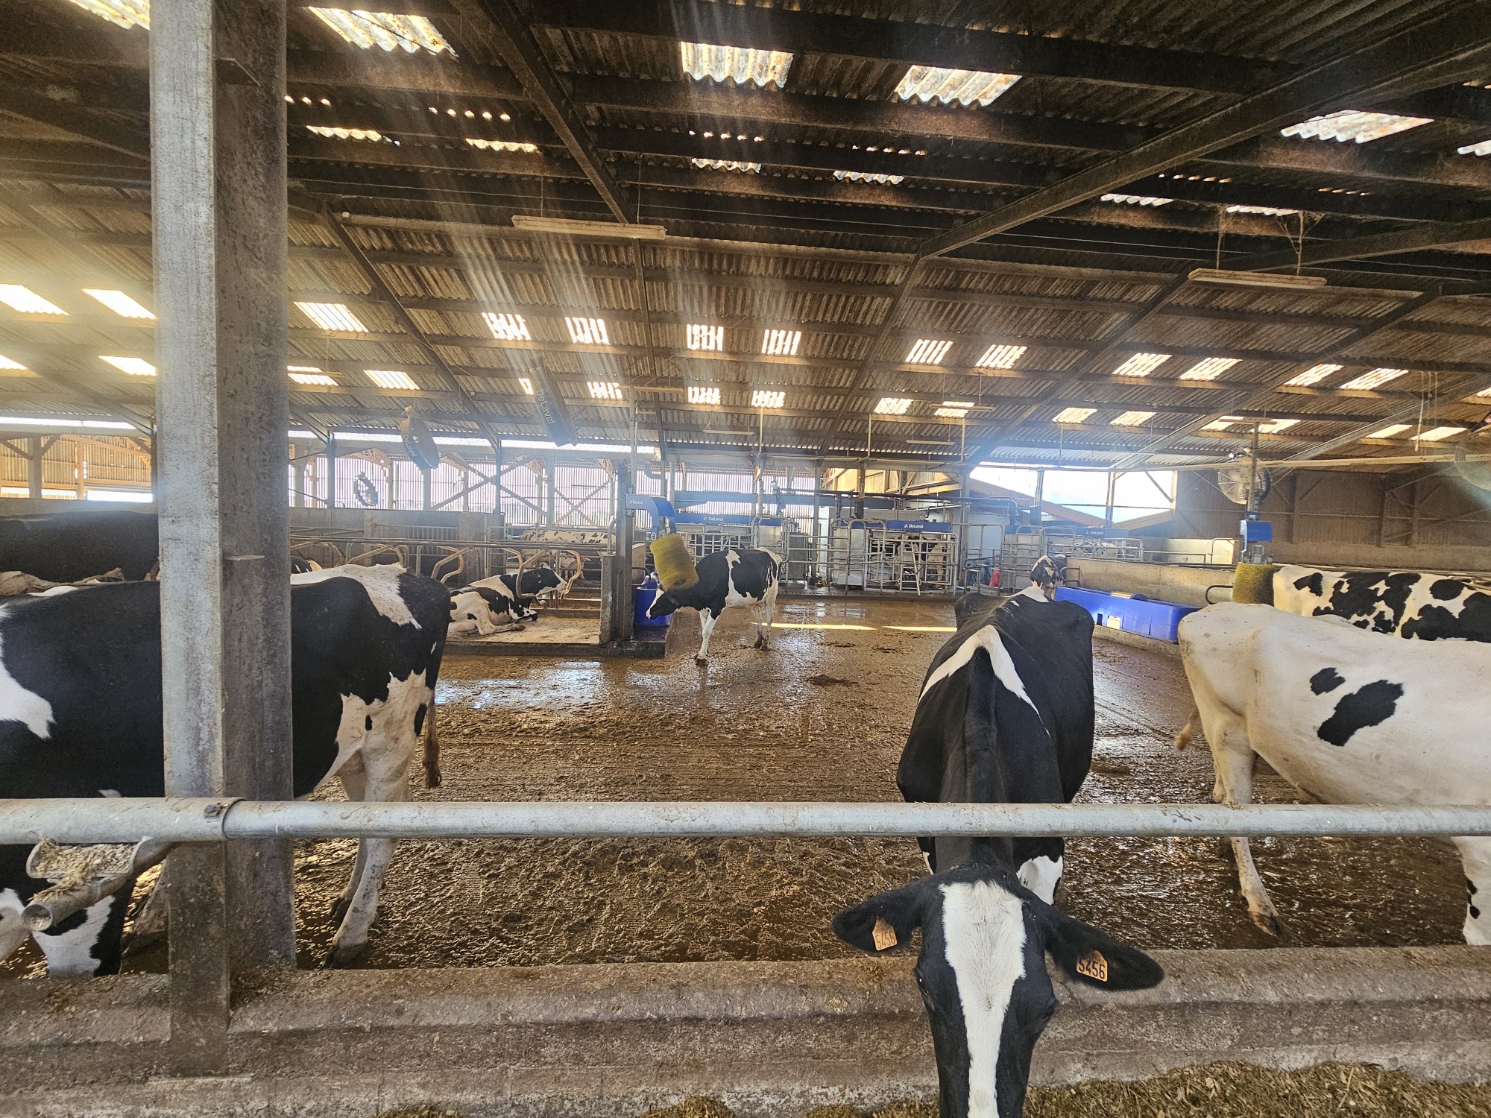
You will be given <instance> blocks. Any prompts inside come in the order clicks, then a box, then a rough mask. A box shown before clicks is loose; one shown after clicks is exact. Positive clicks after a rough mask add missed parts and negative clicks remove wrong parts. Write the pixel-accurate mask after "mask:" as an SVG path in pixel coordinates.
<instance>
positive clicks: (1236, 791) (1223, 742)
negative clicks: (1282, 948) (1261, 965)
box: [1206, 719, 1284, 936]
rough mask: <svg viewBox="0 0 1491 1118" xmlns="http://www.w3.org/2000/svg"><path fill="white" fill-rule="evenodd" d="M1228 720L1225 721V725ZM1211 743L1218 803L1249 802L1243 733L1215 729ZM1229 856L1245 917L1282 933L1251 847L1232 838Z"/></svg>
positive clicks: (1249, 765)
mask: <svg viewBox="0 0 1491 1118" xmlns="http://www.w3.org/2000/svg"><path fill="white" fill-rule="evenodd" d="M1230 721H1231V720H1230V719H1229V722H1230ZM1206 740H1207V741H1208V742H1210V743H1211V758H1212V764H1213V765H1214V766H1215V768H1216V772H1217V787H1218V788H1219V789H1220V790H1221V798H1220V802H1222V803H1225V804H1227V805H1228V806H1230V807H1238V806H1241V805H1243V804H1250V803H1252V802H1253V747H1252V746H1251V745H1250V744H1249V743H1248V734H1247V730H1246V729H1245V728H1244V727H1243V726H1242V725H1241V723H1238V724H1236V725H1225V726H1222V727H1219V728H1218V729H1217V732H1216V733H1215V734H1214V733H1212V732H1211V730H1210V729H1208V730H1207V733H1206ZM1231 841H1232V856H1233V858H1234V859H1235V860H1236V862H1237V880H1238V885H1239V887H1240V888H1241V890H1242V895H1243V899H1244V900H1246V901H1247V902H1248V916H1249V917H1250V918H1251V919H1252V921H1253V923H1254V924H1256V925H1258V927H1259V928H1260V929H1261V930H1262V931H1265V932H1267V933H1268V934H1269V935H1271V936H1277V935H1280V934H1282V933H1283V930H1284V926H1283V923H1282V922H1281V921H1280V919H1279V911H1278V909H1276V908H1274V902H1273V901H1272V900H1271V899H1270V898H1269V895H1268V889H1267V888H1266V887H1265V886H1264V884H1263V878H1262V877H1261V876H1260V875H1259V873H1258V867H1257V866H1256V865H1254V863H1253V848H1252V844H1251V843H1249V842H1248V840H1247V839H1245V838H1235V839H1232V840H1231Z"/></svg>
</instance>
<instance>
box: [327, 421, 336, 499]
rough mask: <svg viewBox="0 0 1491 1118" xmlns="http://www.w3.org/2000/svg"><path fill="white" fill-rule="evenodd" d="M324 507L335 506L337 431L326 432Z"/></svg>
mask: <svg viewBox="0 0 1491 1118" xmlns="http://www.w3.org/2000/svg"><path fill="white" fill-rule="evenodd" d="M326 507H327V508H329V509H334V508H336V507H337V433H336V432H335V431H328V432H327V434H326Z"/></svg>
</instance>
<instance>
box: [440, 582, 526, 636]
mask: <svg viewBox="0 0 1491 1118" xmlns="http://www.w3.org/2000/svg"><path fill="white" fill-rule="evenodd" d="M536 616H538V615H537V614H535V613H534V612H533V611H532V610H530V609H525V608H523V607H522V606H520V605H518V603H517V602H515V601H513V599H512V598H511V597H510V596H509V595H506V594H503V593H501V592H500V591H498V590H496V589H494V588H492V587H490V586H466V587H462V588H461V589H460V590H452V591H451V592H450V629H449V635H450V636H453V637H454V636H461V635H464V634H468V633H473V632H474V633H476V634H477V635H479V636H483V637H489V636H491V635H492V634H493V633H506V632H510V631H513V630H521V629H522V625H521V624H519V622H521V621H531V620H532V619H533V618H535V617H536Z"/></svg>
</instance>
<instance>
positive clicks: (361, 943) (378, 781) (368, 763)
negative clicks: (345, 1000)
mask: <svg viewBox="0 0 1491 1118" xmlns="http://www.w3.org/2000/svg"><path fill="white" fill-rule="evenodd" d="M412 732H413V727H412V726H411V727H409V730H408V736H409V739H410V740H409V741H408V742H407V748H406V747H404V746H402V745H399V746H395V745H393V744H391V743H388V742H387V741H386V739H385V742H384V744H383V745H382V746H381V747H377V746H375V747H374V748H371V749H368V750H367V751H366V753H365V755H364V765H365V772H366V780H365V786H364V795H363V797H361V798H363V799H364V800H366V801H367V802H369V803H388V802H392V801H399V800H407V799H408V798H409V765H410V762H411V760H412V759H413V755H414V746H415V744H417V743H416V742H415V741H414V740H413V737H412ZM378 736H380V737H383V736H384V735H378ZM393 736H394V735H393V734H388V735H387V737H393ZM402 737H403V735H400V736H399V737H398V738H396V739H395V741H398V742H402ZM393 850H394V840H393V839H386V838H365V839H363V840H362V841H361V843H359V844H358V850H357V869H356V870H355V871H354V872H353V881H352V882H350V883H349V884H348V889H349V892H350V899H349V901H348V904H347V905H346V908H345V912H344V914H343V916H342V923H341V927H339V928H338V929H337V933H336V937H335V938H334V939H333V940H332V945H331V954H330V955H329V956H328V957H327V960H326V964H327V966H332V967H342V966H346V965H348V964H349V963H352V962H354V961H355V960H356V959H357V957H358V956H359V955H361V954H362V952H363V950H364V949H365V948H366V947H367V942H368V929H369V928H371V927H372V926H373V917H374V916H376V915H377V914H378V894H379V892H380V891H381V890H382V888H383V875H384V873H385V872H386V871H387V870H388V863H389V862H390V861H392V860H393Z"/></svg>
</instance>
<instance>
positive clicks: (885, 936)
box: [870, 916, 1107, 973]
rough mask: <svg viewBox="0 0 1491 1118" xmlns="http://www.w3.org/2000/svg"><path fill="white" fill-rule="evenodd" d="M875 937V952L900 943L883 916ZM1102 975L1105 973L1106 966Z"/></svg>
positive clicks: (877, 926)
mask: <svg viewBox="0 0 1491 1118" xmlns="http://www.w3.org/2000/svg"><path fill="white" fill-rule="evenodd" d="M870 935H872V936H874V937H875V950H876V951H884V950H885V949H886V948H887V947H894V946H895V945H896V944H898V943H900V942H901V941H900V940H898V939H897V938H896V930H895V929H894V928H892V927H891V926H890V925H889V924H887V923H886V922H885V918H884V917H883V916H877V917H875V928H874V930H873V931H871V932H870ZM1104 973H1107V969H1106V964H1105V966H1104Z"/></svg>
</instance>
